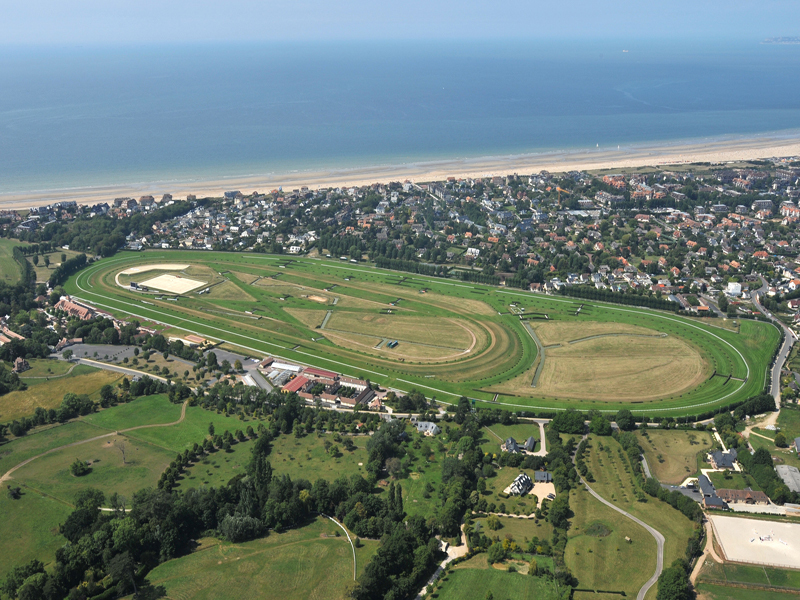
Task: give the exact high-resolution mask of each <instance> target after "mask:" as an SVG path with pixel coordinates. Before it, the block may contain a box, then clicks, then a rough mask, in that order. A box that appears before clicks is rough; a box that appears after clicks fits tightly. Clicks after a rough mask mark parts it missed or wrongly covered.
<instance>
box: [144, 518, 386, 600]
mask: <svg viewBox="0 0 800 600" xmlns="http://www.w3.org/2000/svg"><path fill="white" fill-rule="evenodd" d="M337 530H338V531H339V532H340V533H341V530H340V529H339V528H338V527H337V526H336V525H334V524H333V523H331V522H330V521H328V520H327V519H323V518H322V517H320V518H318V519H317V520H315V521H313V522H312V523H310V524H309V525H306V526H305V527H302V528H300V529H294V530H291V531H287V532H285V533H270V534H269V535H268V536H267V537H265V538H263V539H259V540H254V541H252V542H245V543H242V544H229V543H226V542H221V541H219V540H216V539H204V540H201V541H200V542H201V545H200V548H199V549H197V550H196V551H194V552H193V553H192V554H190V555H189V556H184V557H181V558H177V559H174V560H171V561H168V562H166V563H164V564H162V565H159V566H158V567H156V568H155V569H153V571H151V572H150V574H149V576H148V579H149V580H150V581H151V582H152V583H153V585H163V586H164V587H165V588H166V589H167V598H169V599H173V600H178V599H184V598H193V599H196V600H203V599H208V600H216V599H218V598H275V599H276V600H277V599H279V598H280V599H281V600H306V599H308V598H315V599H317V600H339V599H341V598H344V597H345V590H346V589H347V586H348V585H350V584H352V582H353V551H352V549H351V547H350V544H349V543H348V541H347V537H346V536H344V535H343V534H342V535H341V536H340V537H335V533H336V531H337ZM363 543H364V546H363V547H362V548H359V549H357V550H356V562H357V566H358V573H361V569H362V568H363V567H364V565H366V564H367V562H368V561H369V559H370V558H371V557H372V554H374V552H375V550H377V547H378V542H376V541H371V540H365V541H364V542H363Z"/></svg>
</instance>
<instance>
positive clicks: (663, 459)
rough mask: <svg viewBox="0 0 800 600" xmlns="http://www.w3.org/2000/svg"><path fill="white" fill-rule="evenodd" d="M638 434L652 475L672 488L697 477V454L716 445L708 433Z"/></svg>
mask: <svg viewBox="0 0 800 600" xmlns="http://www.w3.org/2000/svg"><path fill="white" fill-rule="evenodd" d="M637 435H638V437H639V444H640V445H641V447H642V449H643V450H644V455H645V458H646V459H647V464H648V466H649V467H650V471H651V473H652V474H653V475H654V476H655V478H656V479H658V480H659V481H660V482H661V483H669V484H672V485H678V484H680V483H681V482H682V481H683V480H684V479H686V478H687V477H691V476H693V475H696V473H697V455H698V454H699V453H701V452H706V451H708V450H709V449H710V448H711V446H712V439H711V434H710V433H708V432H706V431H682V430H677V429H673V430H647V431H645V430H640V431H639V432H638V433H637Z"/></svg>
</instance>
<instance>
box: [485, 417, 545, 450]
mask: <svg viewBox="0 0 800 600" xmlns="http://www.w3.org/2000/svg"><path fill="white" fill-rule="evenodd" d="M493 434H494V435H493ZM483 435H484V438H485V440H486V441H485V442H483V443H482V444H481V448H482V449H483V451H484V452H491V453H492V454H500V444H502V443H503V442H504V441H505V440H507V439H508V438H509V437H513V438H514V439H515V440H517V443H518V444H519V445H520V446H521V445H522V444H524V443H525V440H527V439H528V438H529V437H530V436H533V437H534V439H535V440H536V448H535V450H539V449H540V446H539V425H538V424H536V423H518V424H516V425H501V424H500V423H495V424H494V425H490V426H489V427H484V429H483Z"/></svg>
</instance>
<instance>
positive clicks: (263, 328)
mask: <svg viewBox="0 0 800 600" xmlns="http://www.w3.org/2000/svg"><path fill="white" fill-rule="evenodd" d="M159 260H167V261H171V262H175V261H181V262H187V263H192V262H203V263H204V264H206V265H208V266H210V267H212V268H215V269H217V270H218V271H219V272H226V271H228V272H235V273H246V274H248V275H253V276H254V279H255V278H256V277H277V278H278V280H279V281H282V282H287V283H291V284H297V285H302V286H303V287H305V288H307V289H316V290H324V289H325V288H328V289H329V290H330V292H329V294H335V295H336V296H338V297H342V298H345V297H352V298H355V299H362V300H369V301H371V302H386V306H387V308H388V302H394V301H395V300H397V299H400V302H399V303H398V304H397V307H396V308H397V309H398V311H403V314H408V315H409V316H411V314H412V313H416V314H417V315H419V316H422V317H432V318H443V317H444V318H455V319H460V320H462V321H464V322H465V323H468V324H469V326H470V327H478V328H481V329H483V330H485V331H486V332H487V334H488V336H489V337H488V338H487V340H488V341H487V344H486V345H485V346H484V347H482V348H478V349H476V350H475V351H474V352H471V353H470V354H469V355H468V356H466V357H465V358H462V359H456V360H452V361H449V362H446V363H443V364H436V363H435V362H431V361H429V360H422V359H420V360H417V361H405V362H398V361H396V360H391V359H390V358H388V357H381V356H375V355H374V353H371V352H368V351H358V350H356V349H354V348H342V347H339V346H336V345H335V344H333V343H331V342H330V341H328V340H324V341H316V342H315V341H312V339H313V338H316V337H320V335H319V332H317V331H315V330H313V329H309V328H307V327H306V326H305V325H303V324H302V323H301V322H300V321H298V320H296V319H294V318H292V317H291V316H289V315H288V314H287V313H286V311H284V310H283V308H284V307H289V308H302V309H312V308H314V309H318V310H319V309H325V310H333V311H334V313H335V312H336V311H339V310H343V308H342V309H340V308H339V307H338V305H337V306H333V305H327V306H324V307H323V306H320V304H319V303H316V302H313V301H311V300H308V299H303V298H300V297H299V295H298V296H297V297H295V296H292V297H290V298H286V297H284V300H283V301H281V300H277V299H276V298H275V295H274V293H273V292H270V290H269V286H261V287H260V286H255V285H251V286H249V288H248V292H249V293H250V295H251V296H253V297H254V298H255V302H253V301H250V300H227V299H212V298H203V297H202V296H201V297H196V296H195V297H192V296H190V297H185V298H182V299H181V300H180V301H179V302H177V303H175V302H156V301H153V300H152V298H150V299H148V300H147V302H152V304H143V303H142V300H143V297H142V296H141V295H137V294H135V293H132V292H130V291H127V290H123V289H119V288H118V287H116V286H114V285H113V284H111V285H110V284H109V279H112V280H113V275H114V274H115V273H116V272H118V271H119V270H121V269H122V268H123V267H127V266H129V265H132V264H150V263H157V262H158V261H159ZM285 262H286V259H284V258H279V257H275V256H268V255H253V254H242V253H240V254H236V253H217V252H189V251H172V252H164V251H160V252H145V253H136V254H133V253H122V254H120V255H118V257H115V258H113V259H111V260H107V261H101V262H100V263H98V264H97V265H94V266H91V267H89V268H87V269H85V270H84V271H82V272H81V273H79V274H78V275H77V277H75V278H72V279H71V280H70V282H69V283H68V284H67V287H68V289H69V291H70V292H71V293H74V294H75V295H78V296H79V297H83V298H85V299H86V300H87V301H90V302H94V303H96V304H98V305H100V306H102V307H103V308H107V309H110V310H112V312H116V313H117V314H120V315H126V314H127V315H137V316H139V317H141V318H147V319H151V320H156V321H160V322H163V323H167V324H170V325H173V326H176V327H179V328H181V329H184V330H191V331H196V332H197V333H199V334H200V335H205V336H208V337H212V338H214V339H221V340H224V341H227V342H230V343H232V344H235V345H239V346H241V347H243V348H245V349H247V350H249V352H251V353H252V354H253V355H259V354H264V353H273V354H275V355H277V356H280V357H282V358H285V359H289V360H296V361H299V362H303V363H306V364H314V365H316V366H321V367H325V368H330V369H334V370H337V371H340V372H345V373H347V374H351V375H359V374H361V375H364V376H368V377H370V378H371V379H373V380H374V381H378V382H380V383H383V384H386V385H390V386H394V387H397V388H400V389H406V390H410V389H411V388H412V387H417V388H418V389H422V390H423V391H425V392H426V393H428V394H431V395H436V396H437V399H439V400H443V401H445V402H453V401H454V400H455V399H456V398H457V397H458V396H460V395H467V396H470V397H473V398H475V399H477V400H479V401H489V400H491V399H492V398H493V397H494V394H493V393H490V392H489V391H488V390H493V389H495V387H494V386H498V385H499V386H502V385H503V384H504V383H505V382H507V381H510V380H511V379H513V378H514V377H517V376H519V375H521V374H523V373H524V372H525V371H526V370H527V369H529V368H530V367H531V365H532V364H533V362H534V360H535V357H536V348H535V344H534V343H533V340H532V339H531V338H530V336H529V335H528V334H527V332H525V331H524V329H523V328H522V326H521V324H520V321H519V319H517V318H516V317H514V316H513V315H510V314H508V308H507V307H508V303H509V302H511V301H519V302H521V303H522V304H524V305H525V306H526V309H527V311H528V312H546V313H548V314H549V315H550V317H551V318H552V319H558V320H564V321H570V320H571V321H575V320H581V319H583V320H584V321H585V320H586V318H587V317H590V318H591V320H592V321H598V322H607V323H613V322H617V323H622V324H629V325H635V326H639V327H645V328H649V329H655V330H656V331H657V332H664V333H667V334H668V335H673V336H676V337H679V338H681V339H682V340H684V341H686V342H687V343H689V344H691V345H693V346H695V347H697V348H699V349H700V350H701V351H702V354H703V356H704V357H706V359H707V360H708V361H709V362H710V364H712V365H713V367H714V370H715V371H716V372H717V373H718V374H721V375H724V376H723V377H713V378H710V379H708V380H706V381H705V382H704V383H702V384H701V385H699V386H698V387H696V388H695V389H693V390H690V391H686V392H685V393H682V394H676V395H674V396H672V397H670V396H667V397H665V398H658V399H653V400H649V401H643V402H641V403H640V404H639V403H630V402H624V403H623V402H619V401H608V402H598V401H591V400H580V401H579V400H576V399H574V398H555V397H537V395H536V392H531V393H528V394H526V395H516V396H514V395H510V394H505V395H503V394H501V396H500V398H499V399H498V401H499V403H502V404H505V405H507V406H509V407H511V408H517V407H519V408H532V409H546V408H555V409H563V408H565V407H567V406H576V405H577V406H580V407H581V408H598V409H601V410H606V411H609V412H611V411H615V410H617V409H618V408H620V407H622V406H627V407H629V408H631V409H632V410H634V412H642V413H664V414H670V415H673V416H675V415H678V414H692V413H699V412H703V411H706V410H708V409H709V408H711V407H713V406H714V405H719V404H723V403H728V402H732V401H735V400H738V399H743V398H746V397H749V396H751V395H754V394H756V393H759V392H760V391H761V390H762V389H763V387H764V383H765V372H766V367H767V362H768V360H769V352H767V351H766V350H765V349H769V348H771V347H774V345H776V344H777V341H778V339H779V334H778V331H777V330H776V329H775V328H774V327H773V326H772V325H769V324H764V323H756V322H747V321H745V322H742V323H741V334H737V333H735V332H732V331H728V330H725V329H722V328H719V327H713V326H711V325H708V324H706V323H703V322H701V321H699V320H691V319H688V318H683V317H678V316H675V315H672V314H669V313H662V312H657V311H650V310H644V309H635V308H627V307H620V306H616V305H607V304H602V303H585V302H584V303H583V304H585V305H586V306H587V308H589V309H590V310H589V311H586V314H585V315H584V316H575V314H574V307H575V305H576V303H575V301H573V300H568V299H565V298H558V297H549V296H542V295H533V294H530V293H525V292H522V291H519V292H517V291H506V290H499V289H497V288H491V287H488V286H480V285H472V284H462V283H456V282H449V281H442V280H439V279H436V278H427V277H423V276H417V275H414V276H409V275H406V274H403V275H400V274H397V273H392V272H390V271H383V270H380V269H376V268H370V267H363V266H355V265H344V264H338V263H336V262H335V261H321V260H313V259H292V261H291V263H290V265H289V267H288V268H286V269H280V268H278V266H279V264H285ZM347 279H349V281H348V280H347ZM242 285H245V284H242ZM334 286H335V287H334ZM422 287H425V288H427V289H428V292H426V293H425V294H421V293H420V289H421V288H422ZM475 290H479V291H482V292H483V293H481V294H480V295H479V296H478V298H479V300H476V299H475V294H472V292H473V291H475ZM321 293H325V292H321ZM209 309H213V310H215V311H217V312H214V313H211V312H209ZM253 309H256V311H257V314H258V315H260V316H261V317H262V319H261V320H258V321H255V320H252V319H249V318H243V317H245V316H246V315H245V311H251V312H254V311H253ZM349 310H354V307H351V308H350V309H349ZM364 310H369V309H364ZM225 312H230V313H231V314H230V315H226V314H224V313H225ZM583 312H584V311H582V313H583ZM499 313H504V314H499ZM212 314H213V317H212V318H209V316H210V315H212ZM397 337H400V336H399V334H398V336H397ZM298 345H299V347H298V348H296V349H295V347H296V346H298ZM414 362H416V363H418V364H414ZM728 374H730V375H733V376H734V377H737V378H740V379H746V381H737V380H735V379H731V380H728V379H727V375H728ZM657 386H658V382H657V381H654V382H653V387H657Z"/></svg>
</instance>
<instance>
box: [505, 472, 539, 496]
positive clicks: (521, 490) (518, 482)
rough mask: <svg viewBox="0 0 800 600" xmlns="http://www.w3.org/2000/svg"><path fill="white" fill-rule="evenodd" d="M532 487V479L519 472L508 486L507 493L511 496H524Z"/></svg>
mask: <svg viewBox="0 0 800 600" xmlns="http://www.w3.org/2000/svg"><path fill="white" fill-rule="evenodd" d="M532 489H533V481H531V478H530V476H529V475H527V474H525V473H520V474H519V475H517V477H516V479H514V481H513V482H511V485H510V486H508V493H509V494H511V495H513V496H524V495H525V494H527V493H528V492H530V491H531V490H532Z"/></svg>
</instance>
